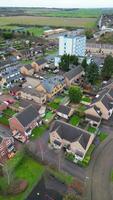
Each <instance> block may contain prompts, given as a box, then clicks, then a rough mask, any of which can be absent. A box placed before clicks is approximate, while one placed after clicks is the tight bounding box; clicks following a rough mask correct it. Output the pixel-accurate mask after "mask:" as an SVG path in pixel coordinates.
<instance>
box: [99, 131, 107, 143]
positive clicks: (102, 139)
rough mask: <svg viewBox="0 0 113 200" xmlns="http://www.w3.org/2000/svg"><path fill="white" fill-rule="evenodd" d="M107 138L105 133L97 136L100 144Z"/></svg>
mask: <svg viewBox="0 0 113 200" xmlns="http://www.w3.org/2000/svg"><path fill="white" fill-rule="evenodd" d="M107 136H108V134H107V133H105V132H100V134H99V136H98V137H99V140H100V142H102V141H104V140H105V139H106V138H107Z"/></svg>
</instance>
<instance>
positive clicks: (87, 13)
mask: <svg viewBox="0 0 113 200" xmlns="http://www.w3.org/2000/svg"><path fill="white" fill-rule="evenodd" d="M103 13H113V9H112V8H87V9H86V8H85V9H83V8H80V9H78V8H77V9H58V8H37V7H35V8H33V7H32V8H22V7H21V8H15V7H14V8H13V7H12V8H11V7H10V8H0V14H1V16H2V15H4V16H22V15H24V16H26V15H27V16H29V15H32V16H40V17H42V16H43V17H71V18H73V17H75V18H77V17H78V18H87V17H88V18H89V17H91V18H98V17H99V16H100V15H101V14H103Z"/></svg>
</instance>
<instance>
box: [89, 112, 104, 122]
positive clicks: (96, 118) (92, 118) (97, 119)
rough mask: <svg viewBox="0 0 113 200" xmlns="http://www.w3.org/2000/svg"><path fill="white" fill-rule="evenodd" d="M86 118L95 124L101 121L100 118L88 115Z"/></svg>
mask: <svg viewBox="0 0 113 200" xmlns="http://www.w3.org/2000/svg"><path fill="white" fill-rule="evenodd" d="M86 118H88V119H90V120H92V121H94V122H97V123H99V122H100V121H101V118H100V117H95V116H93V115H89V114H86Z"/></svg>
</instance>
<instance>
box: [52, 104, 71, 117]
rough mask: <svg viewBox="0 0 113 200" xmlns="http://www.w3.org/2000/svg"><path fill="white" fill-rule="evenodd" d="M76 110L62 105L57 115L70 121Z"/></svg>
mask: <svg viewBox="0 0 113 200" xmlns="http://www.w3.org/2000/svg"><path fill="white" fill-rule="evenodd" d="M73 112H74V109H73V108H71V107H68V106H64V105H60V106H59V108H58V109H57V111H56V114H57V115H58V116H60V117H62V118H64V119H69V118H70V117H71V115H72V114H73Z"/></svg>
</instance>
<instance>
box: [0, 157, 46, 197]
mask: <svg viewBox="0 0 113 200" xmlns="http://www.w3.org/2000/svg"><path fill="white" fill-rule="evenodd" d="M44 170H45V169H44V167H43V166H42V165H41V164H39V163H37V162H36V161H35V160H33V159H32V158H30V157H28V156H27V155H26V156H25V157H24V160H22V162H21V163H19V165H18V166H17V167H16V169H15V175H16V177H17V178H19V179H24V180H27V181H28V183H29V185H28V188H27V189H26V191H25V192H23V193H21V194H19V195H16V196H8V197H6V198H5V197H3V196H0V200H25V199H26V198H27V196H28V195H29V193H30V192H31V191H32V189H33V187H34V186H35V185H36V184H37V183H38V181H39V180H40V179H41V177H42V175H43V173H44Z"/></svg>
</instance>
